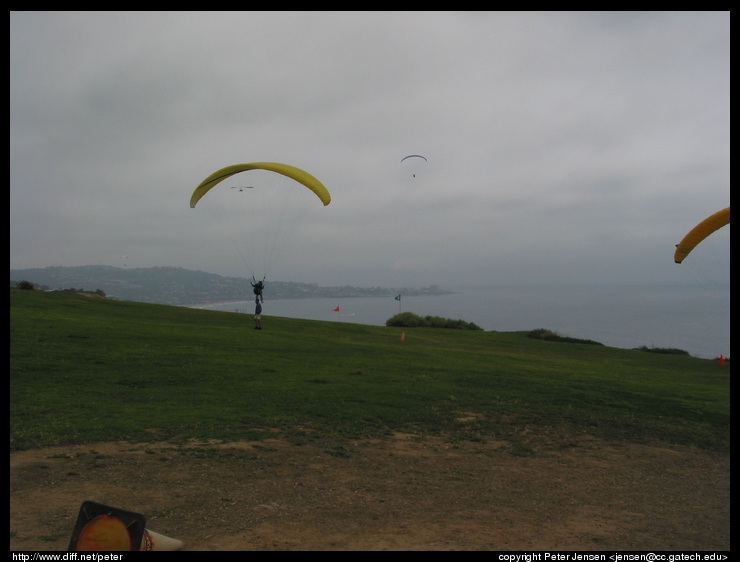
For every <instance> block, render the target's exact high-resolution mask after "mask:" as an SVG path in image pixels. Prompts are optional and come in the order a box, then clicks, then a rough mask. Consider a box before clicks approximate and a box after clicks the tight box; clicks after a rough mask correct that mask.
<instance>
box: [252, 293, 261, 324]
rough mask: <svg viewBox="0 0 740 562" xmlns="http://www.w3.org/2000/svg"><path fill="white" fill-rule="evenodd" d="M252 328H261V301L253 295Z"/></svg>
mask: <svg viewBox="0 0 740 562" xmlns="http://www.w3.org/2000/svg"><path fill="white" fill-rule="evenodd" d="M254 329H255V330H261V329H262V303H261V302H260V298H259V297H254Z"/></svg>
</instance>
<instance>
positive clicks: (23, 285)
mask: <svg viewBox="0 0 740 562" xmlns="http://www.w3.org/2000/svg"><path fill="white" fill-rule="evenodd" d="M16 287H17V288H19V289H23V290H24V291H33V290H34V289H35V288H36V287H34V286H33V283H31V282H30V281H19V282H18V284H17V285H16Z"/></svg>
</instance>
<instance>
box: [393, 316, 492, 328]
mask: <svg viewBox="0 0 740 562" xmlns="http://www.w3.org/2000/svg"><path fill="white" fill-rule="evenodd" d="M385 325H386V326H389V327H397V328H446V329H448V330H479V331H482V330H483V328H481V327H480V326H477V325H476V324H473V323H472V322H465V321H464V320H451V319H449V318H442V317H441V316H424V317H421V316H418V315H416V314H413V313H412V312H401V313H400V314H396V315H395V316H392V317H391V318H389V319H388V320H386V321H385Z"/></svg>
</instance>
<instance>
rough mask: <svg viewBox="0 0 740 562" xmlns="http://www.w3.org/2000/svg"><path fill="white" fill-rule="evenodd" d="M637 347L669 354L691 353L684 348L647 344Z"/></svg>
mask: <svg viewBox="0 0 740 562" xmlns="http://www.w3.org/2000/svg"><path fill="white" fill-rule="evenodd" d="M637 349H638V350H640V351H649V352H650V353H665V354H668V355H689V352H688V351H684V350H683V349H676V348H674V347H648V346H646V345H641V346H640V347H638V348H637Z"/></svg>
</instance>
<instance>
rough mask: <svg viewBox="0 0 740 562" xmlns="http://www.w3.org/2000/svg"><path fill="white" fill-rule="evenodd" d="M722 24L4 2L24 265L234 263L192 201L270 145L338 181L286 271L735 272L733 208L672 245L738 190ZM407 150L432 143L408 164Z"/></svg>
mask: <svg viewBox="0 0 740 562" xmlns="http://www.w3.org/2000/svg"><path fill="white" fill-rule="evenodd" d="M729 22H730V15H729V12H649V13H643V12H640V13H611V12H568V13H558V12H555V13H549V12H547V13H546V12H534V13H532V12H473V13H469V12H460V13H456V12H364V13H363V12H231V13H230V12H174V13H173V12H167V13H158V12H11V14H10V142H11V147H10V267H11V269H16V268H30V267H46V266H50V265H87V264H106V265H114V266H122V265H123V263H122V256H124V255H127V256H129V257H128V258H127V261H128V266H129V267H153V266H177V267H184V268H188V269H202V270H206V271H209V272H213V273H219V274H223V275H236V276H242V275H245V274H247V272H246V271H245V266H244V263H243V261H242V260H240V259H239V256H238V255H237V254H238V252H233V251H231V253H230V244H228V243H227V241H226V240H225V239H224V238H223V235H222V237H221V238H219V235H218V234H217V233H216V232H215V231H214V229H213V228H212V226H213V225H212V224H209V220H212V217H211V216H210V215H207V213H205V212H201V208H200V206H199V207H197V208H196V209H191V208H189V204H188V202H189V199H190V194H191V193H192V191H193V189H194V188H195V186H197V185H198V183H200V181H201V180H202V179H203V178H205V177H206V176H207V175H209V174H210V173H211V172H213V171H215V170H216V169H218V168H220V167H222V166H226V165H229V164H233V163H239V162H250V161H261V160H267V161H279V162H287V163H290V164H294V165H296V166H299V167H301V168H304V169H306V170H307V171H309V172H310V173H312V174H313V175H315V176H317V177H318V178H319V179H321V180H322V181H323V183H324V184H325V185H326V186H327V188H328V189H329V191H330V192H331V193H332V203H331V205H329V206H328V207H325V208H319V209H318V210H317V212H312V220H311V221H307V222H305V223H303V224H301V225H300V230H298V231H297V232H296V234H295V235H294V236H293V237H292V238H291V240H290V244H289V245H288V246H286V248H285V249H284V251H283V252H282V255H281V257H280V258H279V259H277V260H276V264H275V266H274V268H273V273H271V275H272V276H273V278H275V279H277V280H286V281H288V280H293V281H305V282H312V281H315V282H318V283H321V284H329V285H343V284H354V285H368V286H375V285H381V286H394V285H404V284H412V285H428V284H439V285H443V286H444V285H451V284H461V283H467V284H471V285H481V284H485V283H514V284H515V283H528V284H531V283H538V282H557V283H569V284H580V283H587V284H588V283H591V284H606V283H641V282H646V283H647V282H649V283H673V282H684V281H686V282H691V281H692V280H693V279H695V277H694V276H695V275H696V270H697V269H702V268H703V269H708V268H709V267H712V271H713V273H712V275H713V279H716V280H717V281H720V282H725V281H727V282H729V228H727V229H724V230H723V231H720V232H718V233H716V234H715V235H713V237H712V239H711V240H710V239H708V240H707V241H706V251H702V252H697V253H696V255H694V254H692V256H691V257H690V259H687V260H686V262H685V263H684V264H682V265H681V266H678V265H676V264H674V263H673V259H672V256H673V248H674V245H675V244H676V243H677V242H678V241H679V240H680V238H681V237H682V236H683V235H684V234H685V233H686V232H687V231H688V229H689V228H691V227H692V226H693V225H694V224H696V223H697V222H698V221H699V220H701V219H703V218H704V217H706V216H708V215H709V214H711V213H713V212H715V211H717V210H719V209H721V208H724V207H726V206H727V205H729V185H730V181H729V180H730V163H729V157H730V154H729V152H730V151H729V146H730V87H729V79H730V58H729V57H730V48H729V42H730V24H729ZM411 153H421V154H424V155H425V156H427V158H428V162H427V163H426V165H425V166H424V168H423V170H422V171H421V172H420V173H419V175H418V176H417V177H416V178H412V177H411V178H410V177H409V174H408V170H406V169H405V168H404V167H403V166H402V165H401V163H400V160H401V158H402V157H403V156H405V155H407V154H411ZM249 213H250V212H249V211H247V214H249ZM250 242H251V240H249V239H247V240H245V241H244V244H245V245H247V244H248V243H250ZM219 246H220V247H219ZM716 264H719V266H716Z"/></svg>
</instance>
